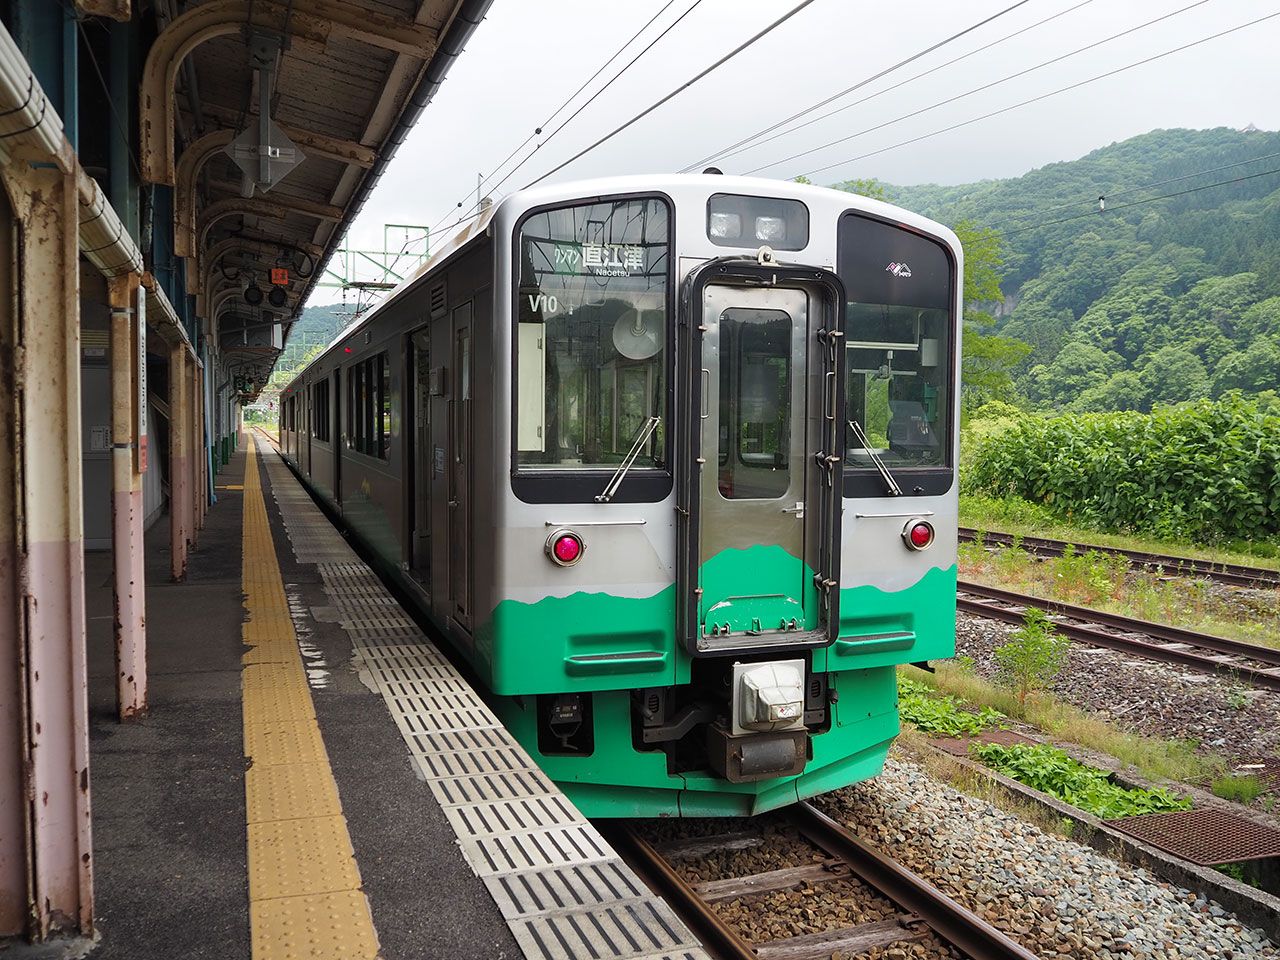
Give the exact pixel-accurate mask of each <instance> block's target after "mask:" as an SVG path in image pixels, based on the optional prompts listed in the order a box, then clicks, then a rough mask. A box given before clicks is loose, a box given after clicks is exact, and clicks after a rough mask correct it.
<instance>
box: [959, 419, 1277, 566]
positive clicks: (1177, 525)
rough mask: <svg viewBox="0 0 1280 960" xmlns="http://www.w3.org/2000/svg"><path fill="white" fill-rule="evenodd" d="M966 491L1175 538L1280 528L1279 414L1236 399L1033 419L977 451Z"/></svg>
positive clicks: (1252, 534) (1260, 533)
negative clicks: (1122, 411)
mask: <svg viewBox="0 0 1280 960" xmlns="http://www.w3.org/2000/svg"><path fill="white" fill-rule="evenodd" d="M967 463H968V469H967V470H966V471H965V474H964V478H963V480H964V485H965V491H966V493H969V494H983V495H986V496H989V497H997V498H1000V497H1017V498H1021V499H1023V500H1030V501H1032V502H1033V503H1037V504H1042V505H1044V506H1046V507H1048V508H1049V509H1051V510H1052V511H1053V512H1054V513H1055V514H1057V515H1058V516H1060V517H1063V518H1064V519H1068V520H1071V521H1074V522H1077V523H1082V524H1085V525H1088V526H1092V527H1096V528H1099V529H1104V530H1122V531H1123V530H1137V531H1141V532H1143V533H1146V534H1148V535H1155V536H1157V537H1162V538H1166V539H1175V538H1184V539H1203V540H1212V541H1221V540H1227V539H1232V538H1235V539H1240V540H1248V541H1252V540H1258V539H1266V538H1267V537H1271V536H1275V535H1276V534H1280V416H1278V415H1277V414H1275V413H1274V412H1272V408H1264V407H1263V406H1261V405H1260V404H1259V403H1257V402H1256V401H1253V400H1247V399H1244V398H1242V397H1240V396H1238V395H1231V396H1227V397H1224V398H1223V399H1221V400H1217V401H1209V400H1201V401H1197V402H1194V403H1187V404H1183V405H1181V406H1177V407H1168V408H1160V409H1157V410H1156V411H1154V412H1152V413H1149V414H1143V413H1132V412H1126V413H1096V414H1084V415H1073V416H1063V417H1051V418H1034V417H1027V418H1023V419H1020V420H1018V421H1016V422H1014V423H1012V424H1011V425H1009V426H1008V427H1006V428H1005V429H1003V430H1001V431H999V432H998V433H994V434H990V435H988V436H986V437H984V438H983V439H982V440H981V441H980V442H979V443H978V444H977V445H976V447H975V448H974V449H973V450H972V451H970V453H969V456H968V457H967Z"/></svg>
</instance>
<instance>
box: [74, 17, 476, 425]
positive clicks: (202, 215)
mask: <svg viewBox="0 0 1280 960" xmlns="http://www.w3.org/2000/svg"><path fill="white" fill-rule="evenodd" d="M135 2H136V0H135ZM89 5H91V6H93V5H97V4H96V3H95V2H93V0H89ZM488 5H489V0H201V2H189V3H186V4H180V3H179V2H178V0H155V3H154V8H155V9H154V13H155V17H156V20H157V28H158V30H159V33H158V36H157V38H156V40H155V42H154V44H153V45H152V46H151V48H150V51H149V52H148V55H147V60H146V65H145V68H144V72H143V77H142V86H141V93H140V101H139V129H140V140H141V142H140V161H141V166H142V175H143V178H144V180H146V181H147V182H150V183H156V184H167V185H170V186H172V187H173V188H174V194H173V206H174V210H173V216H174V223H175V230H174V254H175V255H176V256H177V257H180V258H184V259H185V261H186V291H187V293H188V294H190V295H192V296H194V297H195V310H196V315H197V316H198V317H199V318H200V319H201V322H202V325H203V326H204V328H205V330H206V331H207V332H208V335H209V336H210V338H211V340H212V342H213V343H214V344H216V347H217V349H218V350H219V352H220V353H221V355H222V358H223V359H224V361H226V363H227V369H228V371H229V372H230V371H235V374H236V376H237V377H238V378H239V380H240V382H241V384H242V386H241V394H242V399H246V400H247V399H250V398H252V397H254V396H256V394H257V392H258V391H259V390H260V389H261V387H262V386H263V385H264V384H265V381H266V378H267V376H268V375H269V373H270V370H271V367H272V365H273V364H274V362H275V360H276V357H277V356H278V355H279V352H280V350H281V349H282V347H283V344H284V341H285V339H286V338H287V337H288V333H289V328H290V325H291V322H292V320H293V319H294V318H295V317H296V315H297V313H298V312H299V310H300V309H301V305H302V303H303V302H304V301H305V300H306V298H307V295H308V293H309V292H310V290H311V288H312V286H313V285H314V284H315V283H316V282H317V280H318V279H319V277H320V276H321V273H322V264H323V263H324V261H325V260H326V259H327V258H328V257H329V256H330V255H331V254H332V252H333V250H334V248H335V247H336V246H337V244H338V242H339V241H340V239H341V238H342V235H343V233H344V231H345V230H346V228H347V227H348V226H349V225H350V223H351V222H352V220H353V219H354V218H355V216H356V215H357V214H358V213H359V211H360V208H361V206H362V205H363V203H364V200H365V198H366V197H367V196H368V195H369V193H370V191H371V190H372V189H373V187H374V186H375V185H376V184H377V182H378V179H379V177H380V176H381V173H382V170H383V169H384V168H385V166H386V164H387V163H389V162H390V161H391V159H392V158H393V157H394V155H395V152H396V149H397V147H398V146H399V145H400V144H401V143H402V142H403V141H404V139H405V136H406V135H407V133H408V131H409V129H410V128H411V127H412V126H413V124H414V123H415V121H417V120H418V118H419V115H420V114H421V113H422V112H423V109H424V108H425V107H426V105H427V104H428V103H429V102H430V100H431V98H432V96H433V95H434V93H435V92H436V90H437V89H439V87H440V84H441V82H442V81H443V80H444V77H445V74H446V73H447V71H448V69H449V66H450V64H451V63H452V61H453V60H454V59H455V58H456V57H457V56H458V54H459V53H460V52H461V50H462V47H463V44H464V43H465V42H466V39H467V37H468V36H469V35H470V34H471V32H472V31H473V30H474V28H475V26H476V25H477V24H478V23H479V21H480V20H481V18H482V17H483V15H484V13H485V10H486V9H487V7H488Z"/></svg>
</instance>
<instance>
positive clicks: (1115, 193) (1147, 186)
mask: <svg viewBox="0 0 1280 960" xmlns="http://www.w3.org/2000/svg"><path fill="white" fill-rule="evenodd" d="M1276 157H1280V153H1265V154H1263V155H1262V156H1260V157H1250V158H1249V159H1248V160H1237V161H1236V162H1235V163H1224V164H1223V165H1222V166H1220V167H1210V168H1209V169H1208V170H1197V171H1196V172H1195V173H1184V174H1183V175H1182V176H1180V177H1169V178H1168V179H1167V180H1157V181H1155V182H1154V183H1144V184H1140V185H1138V186H1133V187H1125V188H1124V189H1122V190H1109V191H1108V190H1100V191H1099V193H1100V197H1099V198H1092V197H1091V198H1089V199H1087V200H1072V201H1071V202H1069V203H1060V204H1058V205H1057V206H1055V207H1046V208H1045V209H1043V210H1027V211H1026V212H1024V213H1022V214H1015V215H1014V216H1013V217H1011V218H1010V220H1022V219H1025V218H1026V217H1043V216H1046V215H1048V214H1050V213H1056V212H1057V211H1059V210H1069V209H1071V208H1072V207H1078V206H1080V205H1081V204H1086V203H1087V204H1096V203H1097V202H1098V199H1105V200H1107V201H1108V202H1110V200H1111V199H1112V198H1113V197H1122V196H1124V195H1125V194H1129V193H1133V192H1134V191H1135V190H1151V189H1152V188H1154V187H1163V186H1164V185H1165V184H1169V183H1178V182H1180V181H1182V180H1191V179H1194V178H1195V177H1203V176H1207V175H1208V174H1210V173H1218V172H1220V171H1222V170H1231V169H1233V168H1234V167H1243V166H1245V165H1247V164H1250V163H1261V162H1262V161H1263V160H1274V159H1275V158H1276ZM1113 209H1114V208H1113ZM1005 222H1009V221H1005ZM997 226H999V225H998V224H997Z"/></svg>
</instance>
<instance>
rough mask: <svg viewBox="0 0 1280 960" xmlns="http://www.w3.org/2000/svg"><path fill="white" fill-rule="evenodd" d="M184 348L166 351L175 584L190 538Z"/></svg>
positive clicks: (180, 576) (188, 424) (182, 574)
mask: <svg viewBox="0 0 1280 960" xmlns="http://www.w3.org/2000/svg"><path fill="white" fill-rule="evenodd" d="M190 397H191V388H190V386H189V385H188V384H187V346H186V344H184V343H177V344H175V345H174V346H172V347H171V348H170V349H169V555H170V569H169V572H170V573H171V574H172V576H173V579H174V580H178V581H181V580H185V579H186V577H187V543H188V541H189V540H190V537H191V534H190V530H191V520H190V517H191V512H192V507H193V506H194V504H193V503H192V502H191V490H190V480H191V471H190V464H189V463H188V462H187V461H188V459H189V457H190V455H189V453H188V450H189V449H190V437H189V436H188V434H189V433H190V430H191V413H190V411H189V410H188V409H187V404H188V401H189V399H190Z"/></svg>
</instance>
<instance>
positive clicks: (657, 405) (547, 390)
mask: <svg viewBox="0 0 1280 960" xmlns="http://www.w3.org/2000/svg"><path fill="white" fill-rule="evenodd" d="M670 221H671V217H670V213H669V209H668V205H667V203H666V202H665V201H664V200H660V199H657V198H627V199H617V200H611V201H601V202H598V203H584V204H578V205H575V206H570V207H562V208H557V209H554V210H544V211H538V212H534V213H533V214H531V215H530V216H528V217H526V218H525V219H524V220H523V221H522V222H521V224H520V226H519V228H518V239H517V256H518V257H519V260H518V263H519V273H518V276H517V278H516V326H517V329H516V336H515V337H514V340H515V353H516V356H515V369H514V374H515V402H514V410H513V413H514V416H515V421H516V423H515V431H514V433H515V443H514V446H515V451H514V452H515V468H516V474H517V475H520V474H526V475H530V474H537V473H552V472H554V473H557V474H561V475H563V474H564V473H568V472H583V473H586V472H594V473H603V475H604V477H605V478H606V480H607V478H608V476H609V475H610V474H612V473H613V472H614V471H615V470H616V469H617V468H618V466H619V465H620V464H622V463H623V462H624V461H628V460H630V469H629V470H628V472H627V480H626V481H625V483H624V484H623V487H624V488H627V489H628V490H629V491H630V493H629V494H624V495H621V496H619V497H618V499H630V498H631V496H633V495H634V496H638V497H639V498H642V499H661V496H662V495H665V494H661V495H659V494H658V493H657V492H654V493H653V495H652V496H649V495H647V494H644V493H642V492H640V491H642V490H643V489H644V488H645V487H646V481H645V477H646V473H647V474H648V476H649V477H650V478H652V477H653V476H654V475H655V474H656V473H658V472H661V473H662V475H663V476H664V477H665V478H666V489H668V490H669V489H670V474H669V472H668V470H667V462H668V460H669V457H668V454H667V444H668V430H667V426H666V417H667V405H668V402H669V384H670V372H669V367H670V362H671V356H670V345H669V342H668V341H669V330H668V327H669V321H670V311H671V305H670V294H671V289H672V285H671V277H670V273H671V257H670V229H671V223H670ZM632 454H634V459H631V455H632ZM584 483H585V484H586V485H587V486H590V487H591V493H592V494H593V495H594V494H596V493H599V492H600V489H599V488H601V487H602V486H603V483H602V482H596V481H595V480H590V481H584ZM592 484H594V485H593V486H592ZM587 486H584V488H583V492H585V491H586V489H587ZM561 489H562V491H563V490H564V488H563V486H562V487H561ZM517 493H520V490H517ZM520 495H522V496H523V495H524V494H522V493H520ZM568 499H570V500H578V499H583V500H590V499H591V497H590V496H581V497H580V496H577V495H576V494H574V495H571V496H569V497H568Z"/></svg>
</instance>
